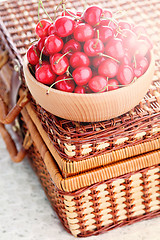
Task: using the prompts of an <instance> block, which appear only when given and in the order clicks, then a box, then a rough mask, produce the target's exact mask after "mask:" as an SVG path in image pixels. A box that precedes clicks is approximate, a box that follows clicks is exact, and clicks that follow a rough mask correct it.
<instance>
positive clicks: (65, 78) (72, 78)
mask: <svg viewBox="0 0 160 240" xmlns="http://www.w3.org/2000/svg"><path fill="white" fill-rule="evenodd" d="M66 80H67V81H68V80H73V78H65V79H61V80H59V81H57V82H54V83H52V84H51V85H50V86H49V88H48V90H47V92H46V94H47V95H48V94H49V91H50V90H51V88H52V87H53V86H54V85H56V84H57V83H59V82H63V81H66Z"/></svg>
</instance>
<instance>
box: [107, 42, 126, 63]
mask: <svg viewBox="0 0 160 240" xmlns="http://www.w3.org/2000/svg"><path fill="white" fill-rule="evenodd" d="M105 53H106V54H107V55H108V56H111V57H113V58H115V59H117V60H119V59H122V58H123V57H124V53H125V52H124V48H123V44H122V40H121V39H119V38H113V39H111V40H109V42H108V43H107V44H106V46H105Z"/></svg>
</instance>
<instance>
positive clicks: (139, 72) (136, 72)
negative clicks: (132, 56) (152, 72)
mask: <svg viewBox="0 0 160 240" xmlns="http://www.w3.org/2000/svg"><path fill="white" fill-rule="evenodd" d="M133 72H134V76H135V77H137V78H139V77H140V76H142V75H143V70H142V68H141V67H137V68H133Z"/></svg>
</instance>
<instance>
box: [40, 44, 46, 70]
mask: <svg viewBox="0 0 160 240" xmlns="http://www.w3.org/2000/svg"><path fill="white" fill-rule="evenodd" d="M44 48H45V46H43V48H42V51H41V53H40V56H39V65H40V66H41V65H42V54H43V50H44Z"/></svg>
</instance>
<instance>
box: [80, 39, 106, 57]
mask: <svg viewBox="0 0 160 240" xmlns="http://www.w3.org/2000/svg"><path fill="white" fill-rule="evenodd" d="M84 52H85V53H86V54H87V55H88V56H89V57H94V56H97V55H98V54H99V53H103V52H104V45H103V42H102V41H101V40H100V39H98V38H93V39H89V40H88V41H86V42H85V44H84Z"/></svg>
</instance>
